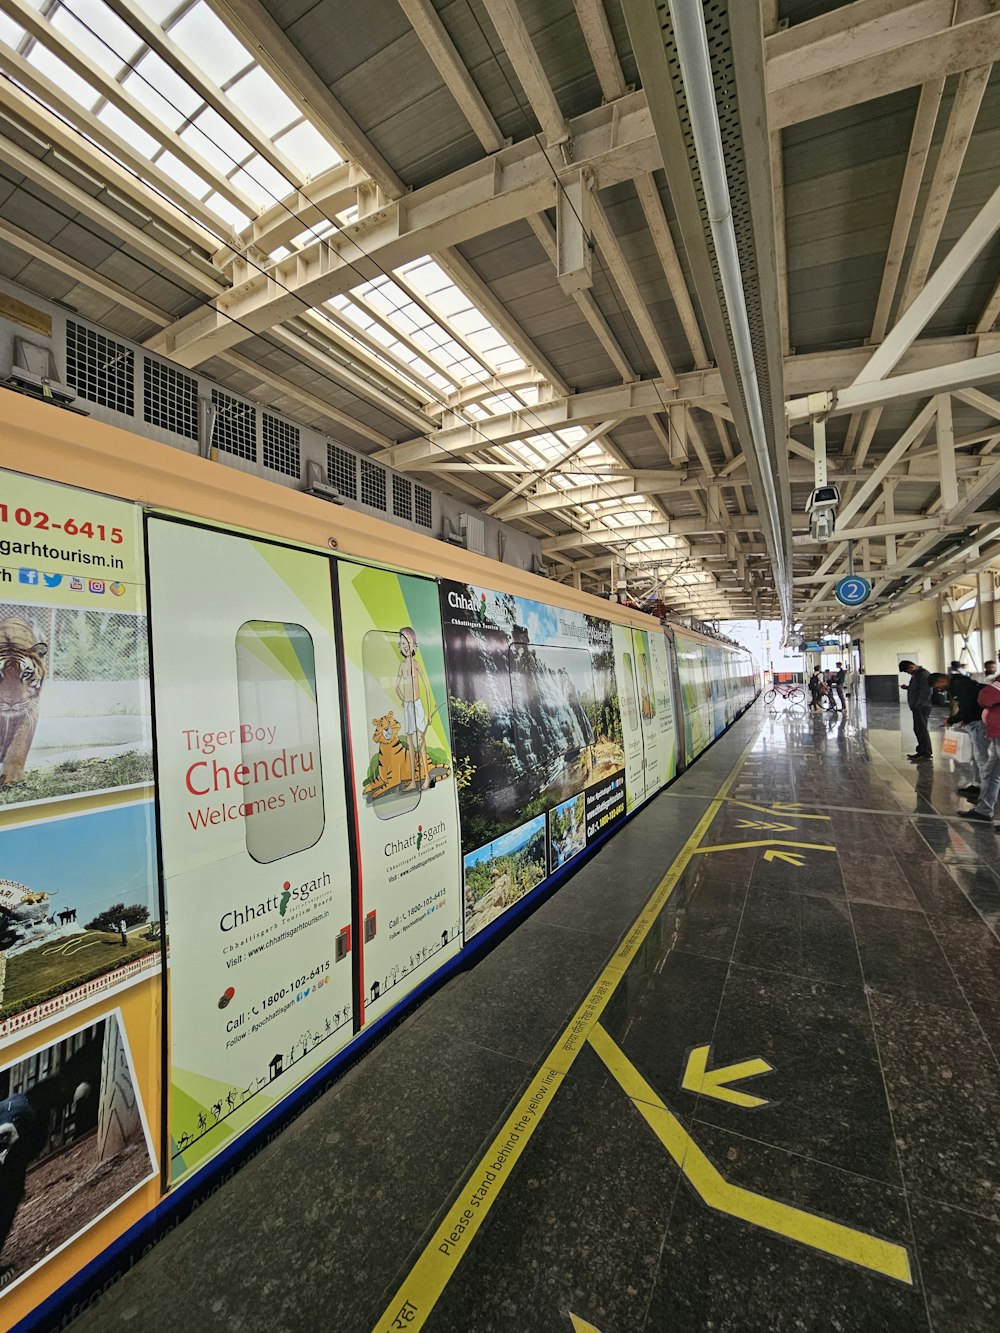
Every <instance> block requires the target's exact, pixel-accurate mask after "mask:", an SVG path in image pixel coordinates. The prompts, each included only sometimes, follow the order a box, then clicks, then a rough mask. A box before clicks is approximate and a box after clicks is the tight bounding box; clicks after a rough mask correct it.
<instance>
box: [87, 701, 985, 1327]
mask: <svg viewBox="0 0 1000 1333" xmlns="http://www.w3.org/2000/svg"><path fill="white" fill-rule="evenodd" d="M911 739H912V738H911V736H910V734H909V731H908V715H907V714H906V713H905V710H897V709H895V708H888V707H880V708H873V709H870V710H868V711H867V713H866V711H865V709H864V707H863V706H862V705H859V706H857V707H853V708H851V709H849V710H848V712H847V714H846V716H845V715H828V714H823V715H821V716H819V717H808V716H807V717H805V718H801V719H799V718H792V717H790V716H788V715H787V714H784V713H778V714H765V713H764V712H763V710H762V709H761V708H760V706H759V705H758V706H757V707H755V708H754V709H753V710H751V712H750V713H749V714H748V715H747V716H746V717H744V718H743V719H742V720H741V721H740V722H739V723H738V724H737V725H736V726H735V727H734V728H733V729H732V731H731V732H730V733H729V734H727V736H725V737H723V738H722V739H721V740H720V741H719V742H718V743H717V744H716V745H715V746H714V747H713V748H712V749H711V750H710V751H709V752H708V754H707V755H705V756H704V757H703V758H702V759H701V760H700V761H699V762H698V763H697V764H696V765H695V766H694V767H693V768H692V770H691V772H690V773H689V774H686V775H684V776H683V777H682V778H681V779H680V780H678V782H677V783H675V784H674V786H673V787H672V788H671V789H670V790H669V791H668V792H667V793H665V794H663V795H662V796H660V797H659V798H657V800H656V801H654V802H653V803H652V804H651V805H650V806H649V807H647V809H646V810H645V811H644V812H642V813H641V814H640V816H639V817H638V818H637V819H635V820H633V821H632V822H631V824H630V825H629V826H628V827H627V828H626V829H625V830H623V831H622V833H621V834H619V835H618V836H617V837H616V838H615V839H614V840H613V841H612V843H611V844H609V846H608V848H606V849H605V850H604V851H603V852H602V853H601V854H599V855H598V856H597V857H596V858H595V859H594V860H593V861H591V862H590V863H589V865H588V866H586V867H585V868H584V869H583V870H582V871H581V872H580V873H579V874H578V875H577V876H575V877H574V879H573V880H572V881H571V882H570V883H569V884H567V885H566V886H565V887H564V888H563V889H562V890H560V892H559V893H558V894H556V895H555V896H554V897H553V898H551V899H550V900H549V901H548V902H547V903H545V904H544V905H543V906H542V907H541V908H540V909H539V910H538V911H537V912H535V913H534V915H533V916H532V917H531V918H530V919H529V920H528V921H526V922H525V923H524V924H523V925H522V926H521V927H520V928H519V930H518V931H517V932H516V933H514V934H513V935H512V936H510V937H509V938H508V939H507V940H505V941H503V942H502V943H501V944H500V945H499V946H498V947H497V948H496V949H495V950H494V951H493V952H492V953H491V954H490V955H489V956H488V957H487V958H486V959H484V960H483V961H482V962H481V963H480V964H479V965H478V966H477V967H476V968H475V969H473V970H472V971H471V972H469V973H466V974H463V975H462V976H460V977H458V978H456V979H454V980H453V981H452V982H450V983H449V984H448V985H447V986H445V987H443V988H442V990H441V991H439V992H438V993H437V994H436V995H435V996H434V997H432V998H431V999H430V1000H429V1001H428V1002H427V1003H426V1004H424V1005H423V1006H422V1007H421V1008H420V1009H419V1010H418V1011H417V1013H415V1014H414V1015H413V1016H412V1017H411V1018H409V1019H408V1020H406V1021H405V1022H404V1023H403V1024H401V1025H400V1026H399V1027H397V1028H396V1029H395V1030H394V1031H393V1032H392V1033H391V1034H390V1035H389V1036H388V1037H387V1038H386V1040H385V1041H383V1042H382V1043H381V1044H380V1045H379V1046H378V1047H377V1048H376V1049H375V1050H374V1051H372V1052H371V1053H369V1054H368V1055H367V1056H366V1057H365V1058H364V1059H363V1060H362V1061H361V1062H360V1063H359V1064H358V1065H357V1066H356V1067H355V1068H354V1069H352V1070H351V1071H350V1072H349V1073H348V1074H347V1075H346V1076H345V1077H344V1078H343V1079H342V1080H341V1081H340V1082H339V1083H338V1084H337V1086H336V1087H335V1088H334V1089H333V1090H332V1091H331V1092H330V1093H329V1094H327V1096H325V1097H324V1098H322V1099H321V1100H320V1101H318V1102H316V1103H315V1104H314V1105H313V1106H311V1107H310V1108H309V1109H308V1110H307V1111H306V1112H305V1113H304V1114H303V1115H302V1116H301V1117H300V1118H299V1119H298V1120H297V1121H296V1122H295V1123H294V1124H293V1125H292V1126H291V1127H290V1128H289V1129H288V1130H287V1131H286V1132H285V1133H284V1134H283V1135H282V1136H281V1137H280V1138H279V1139H278V1140H276V1141H275V1142H274V1143H272V1144H271V1145H269V1147H268V1148H266V1149H265V1150H264V1152H262V1153H261V1154H260V1155H259V1156H258V1157H257V1158H256V1159H255V1160H254V1161H253V1162H251V1163H250V1164H249V1165H248V1166H247V1167H245V1168H244V1169H243V1170H242V1171H241V1172H240V1173H239V1174H238V1175H237V1176H236V1177H235V1178H234V1179H233V1180H232V1181H230V1182H229V1183H228V1184H227V1185H226V1186H225V1188H224V1189H222V1190H221V1191H220V1192H219V1193H218V1194H216V1195H215V1196H213V1197H212V1198H211V1199H209V1200H208V1202H207V1203H206V1204H205V1205H204V1206H203V1207H202V1208H200V1209H199V1210H198V1212H196V1213H195V1214H194V1215H193V1216H192V1217H191V1218H190V1219H189V1220H188V1221H186V1222H185V1223H184V1224H183V1225H181V1226H180V1227H179V1228H177V1230H176V1231H174V1232H173V1233H171V1234H170V1235H169V1236H168V1237H167V1238H166V1239H165V1240H164V1241H163V1242H162V1243H161V1244H160V1245H159V1246H158V1247H157V1248H156V1250H154V1251H153V1253H152V1254H151V1255H150V1256H149V1257H147V1258H146V1259H145V1260H143V1261H142V1262H141V1263H140V1264H138V1265H137V1267H136V1268H135V1269H133V1270H132V1271H131V1272H130V1273H128V1274H127V1275H126V1277H125V1278H124V1279H123V1280H122V1281H121V1282H120V1283H118V1284H117V1285H116V1286H115V1287H114V1288H112V1289H111V1290H110V1291H109V1292H108V1294H107V1295H106V1296H105V1297H104V1298H103V1300H102V1301H101V1302H100V1303H99V1304H98V1305H97V1306H96V1307H94V1308H93V1309H92V1310H91V1311H90V1312H88V1314H87V1315H85V1316H84V1317H82V1318H81V1319H80V1320H78V1321H77V1323H76V1324H74V1325H73V1329H74V1333H92V1331H96V1330H105V1329H107V1330H110V1329H115V1330H118V1329H126V1328H143V1329H147V1328H152V1329H156V1330H164V1333H166V1331H167V1330H170V1331H171V1333H172V1331H173V1330H182V1329H183V1330H188V1329H191V1328H197V1329H199V1330H215V1329H218V1330H229V1329H233V1330H237V1329H238V1330H241V1333H242V1331H245V1330H262V1331H263V1330H267V1333H284V1331H285V1330H287V1331H288V1333H298V1331H299V1330H302V1331H303V1333H305V1330H310V1331H311V1330H314V1329H316V1328H328V1329H331V1330H335V1333H368V1331H369V1330H375V1329H378V1330H381V1329H392V1328H394V1327H397V1328H404V1329H405V1328H409V1327H414V1326H420V1327H424V1328H426V1329H428V1330H429V1331H430V1333H473V1331H474V1333H535V1331H536V1330H537V1331H538V1333H548V1331H549V1330H552V1331H553V1333H556V1331H557V1330H562V1331H563V1333H571V1330H572V1329H574V1328H576V1329H578V1330H588V1329H591V1330H599V1333H644V1331H646V1330H648V1331H649V1333H654V1331H655V1333H661V1331H662V1333H675V1331H678V1333H682V1331H684V1330H689V1329H690V1330H702V1329H712V1330H730V1329H731V1330H737V1329H739V1330H744V1329H746V1330H786V1329H787V1330H793V1329H794V1330H803V1329H805V1330H811V1329H843V1330H851V1331H852V1333H854V1331H856V1330H869V1329H871V1330H875V1329H886V1330H897V1329H898V1330H911V1329H912V1330H924V1329H933V1330H935V1331H939V1330H940V1331H943V1330H954V1331H955V1333H959V1331H961V1333H976V1330H991V1331H992V1330H996V1329H997V1328H1000V1277H998V1274H1000V1062H998V1057H1000V943H998V935H1000V837H998V836H997V834H996V833H994V831H993V829H992V828H991V827H990V826H988V825H975V824H972V825H970V824H968V823H965V822H963V821H962V820H960V819H958V818H956V817H955V816H956V813H957V811H958V810H959V809H961V808H964V807H963V803H962V802H961V801H960V799H959V798H958V797H957V796H956V795H955V788H956V787H957V786H961V785H963V782H964V781H967V780H968V772H967V771H963V770H961V769H955V767H954V766H953V765H952V764H951V763H950V761H947V760H942V759H936V760H935V762H934V764H933V765H918V766H916V767H914V766H913V765H911V764H909V763H908V762H907V761H906V758H905V755H906V753H907V751H908V750H909V749H910V748H912V747H911V744H910V742H911ZM937 739H939V738H938V737H936V738H935V741H936V740H937ZM727 780H728V784H729V785H728V787H725V785H724V784H725V783H726V782H727ZM720 791H721V792H722V799H716V798H717V797H718V796H719V793H720ZM734 844H735V845H734ZM671 866H673V867H674V869H675V872H676V871H679V874H676V873H675V875H674V878H675V879H676V883H675V886H674V887H673V890H672V892H671V893H670V896H669V897H668V898H667V901H666V905H665V907H664V908H663V909H662V911H660V912H659V914H658V916H657V917H656V919H655V921H654V922H653V924H652V925H651V927H650V928H649V930H648V933H647V934H646V935H645V939H644V941H643V943H642V945H641V947H640V948H638V950H637V951H636V952H635V953H634V956H631V961H630V962H629V963H628V964H627V966H626V965H622V966H619V967H617V968H616V967H615V965H614V963H613V962H612V964H611V966H610V968H609V966H608V964H609V958H611V957H612V955H613V954H614V952H615V949H616V947H617V946H618V945H619V941H620V940H621V939H622V937H623V936H626V939H628V938H631V936H630V935H627V934H626V932H628V929H629V926H630V924H631V923H632V922H633V921H634V920H635V919H636V917H637V916H638V915H639V914H640V912H641V911H642V909H643V907H644V905H645V904H646V902H647V900H648V899H649V898H650V895H651V894H652V893H653V891H654V890H655V889H656V887H657V885H658V884H659V883H660V882H661V880H662V878H663V876H664V874H665V872H667V871H668V870H669V869H670V867H671ZM602 978H603V979H604V982H602V981H601V980H600V979H602ZM608 978H610V982H609V983H607V985H606V987H605V988H606V990H607V993H608V994H610V996H611V998H610V1000H608V1001H607V1005H606V1008H604V1010H603V1013H601V1014H600V1017H599V1023H597V1024H594V1023H592V1022H591V1024H590V1026H589V1027H588V1028H587V1032H588V1034H589V1036H588V1039H587V1040H586V1041H585V1042H583V1043H581V1045H580V1048H579V1051H578V1053H577V1054H576V1055H575V1058H573V1059H572V1061H571V1062H570V1063H568V1065H567V1067H565V1068H564V1069H561V1070H560V1071H559V1072H558V1074H554V1075H553V1077H552V1081H551V1084H550V1086H551V1088H552V1089H553V1091H552V1092H551V1094H550V1095H548V1096H547V1099H546V1101H545V1104H544V1115H540V1116H538V1117H537V1125H534V1124H533V1125H532V1132H531V1134H530V1140H529V1141H528V1142H527V1143H526V1146H523V1149H522V1150H521V1152H520V1156H519V1157H518V1159H517V1160H516V1164H515V1165H514V1166H512V1167H511V1168H510V1169H509V1170H505V1171H503V1172H500V1173H499V1174H500V1175H502V1180H501V1181H500V1185H499V1187H497V1188H496V1189H495V1190H494V1191H493V1193H492V1194H491V1196H490V1204H491V1206H490V1209H489V1212H488V1215H487V1216H486V1220H485V1221H484V1222H483V1224H482V1226H481V1228H480V1230H479V1231H478V1233H477V1234H476V1235H475V1239H474V1240H472V1242H471V1244H468V1245H467V1246H465V1248H464V1250H463V1251H462V1256H463V1257H462V1258H461V1262H460V1263H458V1264H457V1267H454V1270H453V1271H450V1272H449V1273H448V1276H449V1280H448V1281H447V1282H446V1283H442V1280H441V1279H440V1275H439V1274H438V1276H435V1273H436V1272H437V1270H435V1269H434V1267H433V1264H431V1266H430V1269H428V1267H427V1265H428V1257H427V1256H428V1255H430V1256H431V1258H432V1259H433V1255H434V1252H435V1250H436V1248H437V1247H438V1245H439V1242H440V1239H441V1237H440V1234H438V1228H439V1224H440V1223H441V1221H442V1218H444V1217H445V1216H446V1215H447V1213H448V1210H449V1209H452V1208H453V1206H454V1207H455V1208H458V1207H460V1205H461V1202H462V1200H463V1198H465V1197H466V1196H467V1194H468V1191H469V1190H470V1189H471V1188H472V1187H474V1186H475V1184H476V1182H477V1181H478V1180H480V1179H482V1178H483V1172H484V1171H485V1170H488V1169H489V1162H490V1160H491V1156H492V1155H493V1154H494V1153H495V1140H496V1138H497V1136H498V1134H499V1133H506V1132H507V1128H508V1127H509V1125H510V1124H511V1123H512V1119H513V1115H514V1114H515V1113H516V1109H517V1108H518V1104H519V1102H520V1101H521V1099H522V1096H523V1095H524V1094H525V1090H526V1089H527V1090H528V1091H529V1092H530V1090H531V1088H532V1086H533V1085H534V1084H535V1083H537V1079H538V1077H539V1074H544V1073H545V1071H546V1069H547V1068H550V1067H551V1066H552V1065H553V1063H554V1060H553V1057H554V1056H555V1054H556V1052H557V1051H559V1050H560V1041H561V1037H560V1034H562V1033H563V1031H564V1029H566V1026H567V1023H569V1022H570V1020H571V1019H572V1016H573V1015H574V1014H575V1013H576V1012H577V1010H578V1006H580V1004H581V1001H583V1000H584V999H585V997H587V996H588V994H593V993H594V988H595V982H596V983H597V986H598V987H600V986H601V985H602V984H604V983H605V982H607V979H608ZM705 1048H708V1049H707V1051H706V1049H705ZM699 1060H700V1061H701V1068H702V1070H703V1071H704V1069H705V1067H707V1070H708V1071H709V1072H708V1073H707V1074H706V1073H704V1072H703V1073H702V1074H701V1075H699V1073H698V1069H699V1064H698V1062H699ZM746 1062H758V1063H750V1064H747V1063H746ZM759 1062H763V1063H759ZM555 1063H558V1060H556V1061H555ZM731 1065H732V1066H742V1068H735V1069H732V1070H725V1067H728V1066H731ZM720 1068H722V1069H723V1070H724V1071H725V1072H723V1073H722V1074H720V1076H719V1078H718V1079H717V1080H712V1079H711V1077H710V1072H711V1071H712V1070H718V1069H720ZM491 1145H494V1146H493V1148H492V1149H491ZM456 1201H457V1202H456ZM411 1272H412V1273H414V1274H421V1277H420V1279H419V1282H416V1279H413V1281H414V1282H415V1285H413V1286H412V1291H411V1288H409V1287H408V1286H407V1282H408V1281H411V1279H409V1278H408V1276H407V1275H408V1274H410V1273H411ZM428 1273H430V1276H429V1277H428V1276H427V1274H428ZM399 1293H403V1296H404V1303H402V1304H399V1305H398V1307H397V1297H398V1296H399ZM411 1294H412V1296H413V1300H412V1302H411V1306H412V1309H411V1311H410V1312H407V1310H406V1308H405V1300H406V1299H409V1297H410V1295H411ZM412 1310H416V1311H417V1314H416V1315H414V1314H413V1313H412ZM400 1312H402V1314H400ZM397 1319H401V1322H396V1320H397Z"/></svg>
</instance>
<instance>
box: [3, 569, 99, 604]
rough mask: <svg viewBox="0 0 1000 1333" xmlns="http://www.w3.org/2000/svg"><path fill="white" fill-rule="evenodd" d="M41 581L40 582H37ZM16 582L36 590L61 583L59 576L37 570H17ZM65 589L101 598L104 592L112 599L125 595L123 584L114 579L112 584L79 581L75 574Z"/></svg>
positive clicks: (95, 580)
mask: <svg viewBox="0 0 1000 1333" xmlns="http://www.w3.org/2000/svg"><path fill="white" fill-rule="evenodd" d="M39 580H41V582H39ZM18 581H19V582H20V583H27V584H28V585H29V586H30V587H33V588H38V587H45V588H58V587H59V585H60V583H62V581H63V576H62V575H61V574H45V573H42V572H40V571H39V570H37V569H19V570H18ZM67 587H68V588H69V590H70V592H83V590H84V589H86V590H87V592H91V593H94V594H95V595H97V596H101V595H102V594H103V593H104V592H105V591H110V592H111V595H112V596H113V597H123V596H124V595H125V584H124V583H121V582H120V581H119V580H118V579H115V580H114V582H113V583H108V582H107V581H106V580H105V579H81V578H79V577H77V576H76V575H75V574H74V575H71V576H70V578H69V579H68V580H67Z"/></svg>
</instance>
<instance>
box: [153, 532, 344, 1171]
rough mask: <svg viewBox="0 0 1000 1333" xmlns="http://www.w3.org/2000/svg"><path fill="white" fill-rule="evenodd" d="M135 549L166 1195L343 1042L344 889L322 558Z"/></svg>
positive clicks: (196, 542) (217, 549) (208, 539)
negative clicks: (164, 949) (151, 699)
mask: <svg viewBox="0 0 1000 1333" xmlns="http://www.w3.org/2000/svg"><path fill="white" fill-rule="evenodd" d="M147 540H148V543H149V552H150V567H151V570H152V576H151V585H150V608H151V617H152V619H151V625H152V635H153V645H154V660H155V661H156V670H157V717H156V733H157V755H158V767H159V788H158V794H159V811H160V833H161V841H162V860H163V875H164V885H165V896H166V909H167V930H168V933H169V948H170V953H169V957H170V970H169V987H168V994H169V998H170V1081H171V1089H170V1126H169V1127H170V1140H171V1145H170V1158H171V1161H170V1173H171V1179H173V1180H178V1179H181V1178H182V1177H183V1176H185V1175H186V1174H187V1173H189V1172H190V1171H192V1170H193V1169H195V1168H196V1167H198V1166H199V1165H201V1164H202V1163H204V1162H205V1161H206V1160H208V1159H209V1158H210V1157H211V1156H212V1155H213V1154H214V1153H216V1152H218V1151H219V1150H220V1149H221V1148H222V1147H224V1146H225V1145H226V1144H227V1143H228V1142H229V1141H231V1140H232V1139H233V1137H234V1136H236V1135H238V1134H239V1133H240V1132H241V1131H242V1130H245V1129H246V1128H247V1127H248V1126H249V1125H251V1124H253V1123H254V1122H255V1121H257V1120H258V1119H259V1118H260V1117H261V1116H262V1115H263V1114H264V1113H265V1112H266V1111H267V1110H269V1109H270V1107H272V1106H273V1105H274V1104H275V1103H277V1102H278V1101H280V1100H281V1099H282V1098H283V1097H285V1096H287V1094H288V1093H289V1092H291V1091H292V1090H293V1089H294V1088H295V1087H296V1086H297V1085H298V1084H299V1083H301V1082H302V1080H303V1079H304V1078H305V1077H307V1076H308V1075H309V1074H311V1073H312V1072H313V1071H314V1070H316V1069H318V1068H319V1067H320V1066H321V1065H323V1064H324V1063H325V1062H326V1061H327V1060H329V1059H330V1057H331V1056H332V1055H334V1054H335V1053H336V1052H337V1050H339V1049H340V1048H341V1047H342V1046H343V1045H344V1044H345V1042H347V1041H349V1040H350V1038H351V1036H352V1035H353V1030H354V1029H353V1005H352V998H351V997H352V978H351V871H350V865H349V858H348V856H347V852H346V849H347V814H346V808H345V796H344V769H343V750H342V744H341V720H340V709H339V703H338V697H337V690H336V681H337V679H338V667H337V652H336V643H335V636H334V626H333V598H332V587H331V574H330V562H329V560H328V559H326V558H325V557H323V556H319V555H312V554H310V553H308V552H303V551H296V550H293V549H290V548H287V547H283V546H280V545H277V544H275V543H270V542H265V541H254V540H252V539H250V538H246V537H240V536H233V535H229V534H226V533H222V532H217V531H213V530H210V529H205V528H200V527H197V526H195V525H193V524H188V523H182V522H176V521H171V520H166V519H158V518H152V519H150V521H149V525H148V534H147ZM192 644H197V645H198V647H197V651H196V652H194V651H192V647H191V645H192ZM317 680H322V681H324V682H329V684H328V685H326V686H325V688H324V690H323V692H322V693H319V691H318V690H317V684H316V682H317Z"/></svg>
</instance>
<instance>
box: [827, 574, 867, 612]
mask: <svg viewBox="0 0 1000 1333" xmlns="http://www.w3.org/2000/svg"><path fill="white" fill-rule="evenodd" d="M833 591H834V595H835V597H836V598H837V601H838V602H839V603H840V604H841V606H863V605H864V603H865V602H867V601H868V598H869V597H870V596H871V595H872V585H871V584H870V583H869V582H868V580H867V579H865V578H862V577H861V575H860V574H848V576H847V577H846V578H844V579H838V580H837V586H836V587H835V588H834V590H833Z"/></svg>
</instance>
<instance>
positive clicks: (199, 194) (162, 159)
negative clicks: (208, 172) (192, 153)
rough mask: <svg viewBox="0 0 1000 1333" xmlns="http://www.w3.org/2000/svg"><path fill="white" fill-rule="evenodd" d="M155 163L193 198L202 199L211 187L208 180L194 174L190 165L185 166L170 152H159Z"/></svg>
mask: <svg viewBox="0 0 1000 1333" xmlns="http://www.w3.org/2000/svg"><path fill="white" fill-rule="evenodd" d="M156 165H157V166H158V167H159V168H160V169H161V170H163V171H165V172H166V173H167V174H168V175H169V176H170V177H171V178H172V179H173V180H175V181H176V182H177V184H178V185H179V186H180V187H181V189H182V190H187V192H188V194H192V195H194V197H195V199H204V198H205V195H206V194H208V192H209V190H210V189H211V188H212V187H211V186H210V185H209V183H208V181H206V180H202V178H201V177H200V176H196V175H195V173H194V172H193V171H192V170H191V169H190V167H187V166H185V165H184V163H183V162H182V161H181V160H180V158H178V157H174V155H173V153H171V152H163V153H161V154H160V156H159V157H158V158H157V159H156Z"/></svg>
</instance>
